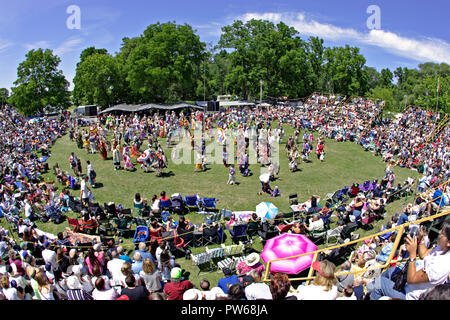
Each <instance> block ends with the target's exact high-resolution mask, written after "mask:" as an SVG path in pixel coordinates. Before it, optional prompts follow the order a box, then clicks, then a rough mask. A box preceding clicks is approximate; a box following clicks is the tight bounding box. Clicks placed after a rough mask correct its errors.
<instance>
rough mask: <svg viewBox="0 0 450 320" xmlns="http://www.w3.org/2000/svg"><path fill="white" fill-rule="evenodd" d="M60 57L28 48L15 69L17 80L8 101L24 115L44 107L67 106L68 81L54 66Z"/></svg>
mask: <svg viewBox="0 0 450 320" xmlns="http://www.w3.org/2000/svg"><path fill="white" fill-rule="evenodd" d="M60 62H61V59H60V58H59V57H58V56H56V55H53V52H52V50H49V49H46V50H43V49H37V50H30V51H29V52H28V53H27V54H26V59H25V60H24V61H23V62H21V63H20V64H19V67H18V68H17V80H16V81H15V82H14V85H15V87H13V88H12V95H11V97H10V99H9V102H10V103H12V104H13V105H14V106H15V107H16V108H17V109H18V110H19V111H20V112H22V113H23V114H24V115H33V114H35V113H39V112H42V111H43V110H44V108H45V107H47V106H58V107H62V108H67V107H68V106H70V92H69V90H68V88H69V82H68V81H67V80H66V79H65V77H64V75H63V73H62V71H61V70H59V69H58V65H59V64H60Z"/></svg>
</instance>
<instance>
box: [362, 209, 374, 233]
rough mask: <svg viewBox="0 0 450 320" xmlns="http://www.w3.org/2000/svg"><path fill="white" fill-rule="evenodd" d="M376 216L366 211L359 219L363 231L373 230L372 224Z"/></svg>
mask: <svg viewBox="0 0 450 320" xmlns="http://www.w3.org/2000/svg"><path fill="white" fill-rule="evenodd" d="M375 217H376V215H375V214H374V213H373V212H370V211H367V212H365V213H364V214H363V216H362V217H361V219H360V226H361V228H362V229H364V230H370V229H373V223H374V222H375Z"/></svg>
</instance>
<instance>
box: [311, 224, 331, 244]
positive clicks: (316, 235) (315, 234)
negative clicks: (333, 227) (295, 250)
mask: <svg viewBox="0 0 450 320" xmlns="http://www.w3.org/2000/svg"><path fill="white" fill-rule="evenodd" d="M326 235H327V229H326V228H325V226H324V227H323V228H322V229H320V230H313V231H312V232H309V237H310V239H311V241H312V242H314V243H315V244H317V243H319V242H321V241H323V240H325V238H326Z"/></svg>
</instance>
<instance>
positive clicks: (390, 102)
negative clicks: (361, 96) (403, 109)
mask: <svg viewBox="0 0 450 320" xmlns="http://www.w3.org/2000/svg"><path fill="white" fill-rule="evenodd" d="M367 97H368V98H370V99H371V100H372V101H377V100H383V101H384V106H385V107H384V108H385V109H386V110H391V111H399V110H398V103H396V101H395V97H394V88H390V87H383V86H377V87H375V88H373V89H370V91H369V92H368V94H367Z"/></svg>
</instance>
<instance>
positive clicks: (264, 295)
mask: <svg viewBox="0 0 450 320" xmlns="http://www.w3.org/2000/svg"><path fill="white" fill-rule="evenodd" d="M242 281H243V282H244V284H245V289H244V291H245V298H246V299H247V300H272V293H271V292H270V287H269V286H268V285H267V284H265V283H264V282H262V281H261V276H260V275H259V273H258V271H257V270H252V271H250V272H249V273H248V274H247V275H246V276H244V277H243V280H242Z"/></svg>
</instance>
